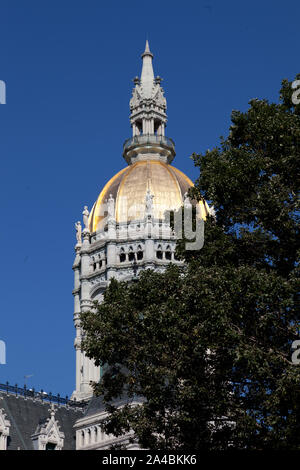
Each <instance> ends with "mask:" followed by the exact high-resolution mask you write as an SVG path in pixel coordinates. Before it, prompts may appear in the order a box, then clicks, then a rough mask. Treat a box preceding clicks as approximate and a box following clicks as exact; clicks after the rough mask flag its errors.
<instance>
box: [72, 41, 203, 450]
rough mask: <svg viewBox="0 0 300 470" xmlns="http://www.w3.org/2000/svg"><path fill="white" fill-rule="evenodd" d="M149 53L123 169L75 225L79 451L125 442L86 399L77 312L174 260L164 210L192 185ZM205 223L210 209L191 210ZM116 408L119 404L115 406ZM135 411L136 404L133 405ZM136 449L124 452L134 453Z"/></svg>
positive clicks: (88, 366)
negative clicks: (82, 408)
mask: <svg viewBox="0 0 300 470" xmlns="http://www.w3.org/2000/svg"><path fill="white" fill-rule="evenodd" d="M152 58H153V54H152V53H151V52H150V49H149V44H148V41H147V42H146V47H145V51H144V53H143V54H142V62H143V63H142V73H141V77H140V78H138V77H136V78H135V79H134V88H133V92H132V97H131V100H130V124H131V127H132V137H131V138H129V139H128V140H126V141H125V143H124V146H123V157H124V159H125V161H126V162H127V164H128V165H127V166H126V167H125V168H123V169H122V170H121V171H119V172H118V173H117V174H116V175H114V176H113V177H112V178H111V179H110V180H109V181H108V182H107V184H106V185H105V186H104V188H103V189H102V191H101V192H100V194H99V196H98V198H97V200H96V202H95V204H94V205H93V207H92V209H91V211H90V213H89V212H88V210H87V207H86V206H85V208H84V211H83V222H84V228H83V231H82V238H83V241H81V225H80V224H79V223H77V225H76V227H77V244H76V247H75V251H76V256H75V261H74V264H73V270H74V278H75V281H74V291H73V294H74V323H75V329H76V338H75V349H76V389H75V391H74V392H73V395H72V398H73V399H74V400H90V402H89V405H88V408H87V411H86V413H85V415H84V416H83V417H82V418H79V419H78V421H77V422H76V425H75V428H76V442H77V448H78V449H105V448H109V446H110V445H111V444H112V443H114V444H116V443H118V444H120V443H122V444H124V443H125V444H126V443H128V436H124V437H122V438H119V439H115V438H113V437H112V436H106V435H104V433H103V432H101V429H100V426H99V424H100V423H101V421H102V420H103V419H104V418H105V416H106V412H105V407H104V405H103V403H102V400H101V398H99V397H97V398H96V397H93V398H92V389H91V386H90V381H99V379H100V376H101V371H100V369H99V367H96V366H95V365H94V363H93V361H92V360H90V359H88V358H87V357H86V356H85V354H84V353H83V352H82V351H81V346H80V345H81V340H82V335H83V332H82V331H81V327H80V320H79V316H80V313H81V312H84V311H86V310H90V309H91V307H92V305H93V304H92V303H93V301H94V300H98V301H99V302H101V299H102V297H103V292H104V290H105V289H106V287H107V285H108V283H109V282H110V279H111V278H113V277H114V278H116V279H118V280H124V281H130V280H132V279H133V278H135V277H136V276H138V274H139V272H140V271H141V270H144V269H153V270H156V271H163V270H164V269H165V268H166V266H167V265H168V264H169V263H174V264H182V262H181V261H178V260H176V257H175V245H176V235H175V232H173V231H172V229H171V227H170V223H169V221H168V217H167V214H168V211H171V210H176V209H179V208H180V207H182V206H183V205H184V206H185V207H186V206H187V205H191V203H190V201H189V198H188V196H187V191H188V189H189V188H190V187H191V186H192V184H193V183H192V181H191V180H190V179H189V178H188V177H187V176H186V175H185V174H184V173H182V172H181V171H180V170H178V169H177V168H175V167H174V166H171V163H172V161H173V159H174V157H175V144H174V142H173V140H172V139H170V138H169V137H166V135H165V129H166V125H167V115H166V108H167V103H166V98H165V96H164V91H163V88H162V86H161V81H162V79H161V78H160V77H159V76H157V77H155V76H154V72H153V66H152ZM197 210H198V214H199V216H200V218H202V219H204V218H205V217H206V216H207V214H208V212H209V207H208V206H207V204H206V203H203V202H200V203H199V204H198V205H197ZM119 404H120V406H122V400H120V403H119ZM133 405H134V403H133ZM135 446H136V445H132V444H131V445H129V444H128V445H127V448H135Z"/></svg>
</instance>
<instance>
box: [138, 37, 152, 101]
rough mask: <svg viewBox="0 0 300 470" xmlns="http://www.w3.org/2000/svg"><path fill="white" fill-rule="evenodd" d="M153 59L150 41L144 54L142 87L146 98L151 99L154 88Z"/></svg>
mask: <svg viewBox="0 0 300 470" xmlns="http://www.w3.org/2000/svg"><path fill="white" fill-rule="evenodd" d="M152 58H153V54H152V52H150V47H149V42H148V39H147V41H146V46H145V51H144V53H143V54H142V59H143V67H142V74H141V85H142V87H143V92H144V96H145V98H148V97H149V98H150V96H151V92H152V87H153V84H154V72H153V67H152Z"/></svg>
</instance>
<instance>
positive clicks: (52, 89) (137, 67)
mask: <svg viewBox="0 0 300 470" xmlns="http://www.w3.org/2000/svg"><path fill="white" fill-rule="evenodd" d="M146 37H148V39H149V42H150V48H151V50H152V52H153V53H154V72H155V74H156V75H160V76H162V77H163V78H164V82H163V87H164V89H165V93H166V97H167V102H168V116H169V122H168V127H167V132H166V134H167V135H168V136H169V137H172V138H173V139H174V140H175V143H176V151H177V156H176V158H175V161H174V165H175V166H176V167H178V168H179V169H181V170H183V171H184V172H185V173H187V174H188V176H190V177H191V178H192V179H195V178H196V177H197V170H196V169H194V167H193V163H192V161H191V160H190V159H189V156H190V155H191V154H192V152H198V153H200V152H204V151H205V150H206V149H207V148H210V149H211V148H213V147H214V146H216V145H217V144H218V142H219V137H220V136H221V135H224V136H226V135H227V132H228V128H229V125H230V114H231V111H232V109H240V110H246V109H247V107H248V101H249V100H250V99H251V98H255V97H257V98H267V99H269V100H270V101H274V100H275V101H277V99H278V90H279V88H280V84H281V80H282V79H283V78H288V79H290V80H292V79H293V78H294V77H295V75H296V73H298V72H300V69H299V40H300V3H299V1H298V0H295V1H289V0H286V1H285V2H282V1H275V0H273V1H268V0H266V1H264V0H260V1H257V0H252V1H251V2H250V1H249V2H246V1H240V0H236V1H234V0H227V1H226V2H225V1H221V0H220V1H217V0H204V1H202V0H195V1H192V0H185V1H176V0H172V1H171V0H160V1H155V0H152V1H151V2H141V1H136V0H130V1H129V0H127V1H125V0H123V1H116V0H115V1H110V2H107V1H105V2H104V1H102V0H98V1H95V0H85V1H84V2H83V1H78V0H72V1H71V0H60V1H58V0H51V1H49V0H43V1H40V0H39V1H34V0H27V1H26V2H25V1H23V0H19V1H16V0H1V3H0V50H1V54H0V57H1V59H0V79H1V80H4V81H5V82H6V84H7V104H6V105H1V106H0V158H1V173H0V174H1V185H0V191H1V197H0V204H1V216H2V223H1V231H0V243H1V309H0V315H1V318H0V339H2V340H4V341H5V342H6V346H7V364H6V365H0V381H1V382H6V381H7V380H8V381H9V382H11V383H12V384H15V383H18V384H19V385H23V383H24V375H27V374H33V377H31V378H29V379H28V380H27V385H28V386H34V387H35V388H36V389H41V388H43V389H44V390H46V391H51V392H52V393H57V392H59V393H61V394H68V395H70V394H71V393H72V391H73V389H74V382H75V352H74V349H73V339H74V327H73V298H72V294H71V293H72V288H73V272H72V269H71V267H72V263H73V259H74V245H75V229H74V222H75V221H77V220H79V218H81V213H82V210H83V205H84V204H87V205H88V206H89V208H90V207H91V206H92V204H93V203H94V201H95V199H96V198H97V196H98V194H99V192H100V190H101V188H102V187H103V186H104V184H105V183H106V181H107V180H108V179H109V178H110V177H111V176H113V174H114V173H116V172H117V171H118V170H120V169H121V168H123V167H124V166H125V165H126V164H125V162H124V160H123V158H122V145H123V142H124V140H125V139H127V138H128V137H130V136H131V129H130V125H129V119H128V116H129V99H130V96H131V89H132V86H133V84H132V82H131V80H132V78H133V77H134V76H136V75H139V74H140V71H141V58H140V55H141V53H142V52H143V50H144V45H145V39H146Z"/></svg>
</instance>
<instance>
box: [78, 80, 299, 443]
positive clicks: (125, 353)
mask: <svg viewBox="0 0 300 470" xmlns="http://www.w3.org/2000/svg"><path fill="white" fill-rule="evenodd" d="M291 96H292V93H291V83H289V82H288V81H287V80H284V81H283V83H282V88H281V92H280V97H281V101H280V103H279V104H275V103H268V102H267V101H266V100H257V99H256V100H252V101H251V102H250V107H249V109H248V111H247V112H245V113H241V112H237V111H234V112H233V113H232V126H231V128H230V133H229V136H228V137H227V139H225V140H224V139H222V140H221V144H220V147H218V148H215V149H213V150H212V151H207V152H206V153H205V154H204V155H197V154H194V155H193V159H194V162H195V165H196V166H197V167H199V170H200V176H199V178H198V179H197V180H196V182H195V186H194V188H193V189H192V190H191V196H192V197H193V198H194V199H197V200H200V199H201V198H204V199H205V200H207V201H209V202H210V203H211V204H213V205H214V208H215V211H216V218H213V217H208V218H207V220H206V222H205V242H204V246H203V248H202V249H201V250H199V251H186V250H185V240H181V241H179V242H178V245H177V255H178V256H179V257H182V258H184V259H185V261H186V269H185V270H184V271H182V270H181V269H180V268H178V267H177V266H174V265H171V266H170V267H169V268H168V269H167V270H166V272H164V273H157V272H154V271H151V270H147V271H144V272H142V273H141V274H140V275H139V278H138V281H137V282H133V283H125V282H117V281H116V280H112V282H111V283H110V285H109V287H108V288H107V290H106V292H105V295H104V301H103V303H101V304H97V305H96V308H95V310H94V311H91V312H88V313H84V314H82V316H81V320H82V326H83V329H84V330H85V333H86V338H85V341H84V349H85V351H86V353H87V355H88V356H89V357H91V358H94V359H95V361H96V364H100V365H101V366H102V367H103V371H104V372H103V376H102V379H101V381H100V383H98V384H94V389H95V393H96V394H100V395H102V397H103V399H104V401H105V402H106V403H107V404H108V410H109V416H108V418H107V420H106V421H105V430H106V431H107V432H110V433H114V434H115V435H116V436H118V435H122V434H124V433H126V432H128V431H129V430H133V432H134V435H135V437H136V438H137V439H138V440H139V442H140V445H141V446H142V447H144V448H150V449H177V450H179V449H191V450H192V449H193V450H201V449H227V448H228V447H229V446H231V447H234V448H247V449H270V448H281V449H285V448H288V449H299V448H300V365H299V366H297V365H295V364H294V363H293V362H292V361H291V354H292V352H291V344H292V342H293V340H295V339H298V338H299V253H300V244H299V186H300V177H299V176H300V171H299V170H300V164H299V161H300V159H299V156H300V155H299V142H300V117H299V116H300V111H299V110H300V106H299V105H298V106H296V105H294V104H293V103H292V101H291ZM124 393H125V394H126V397H127V400H128V405H126V406H124V407H122V408H117V407H114V406H113V400H114V399H115V398H117V397H120V396H122V395H124ZM136 400H140V403H139V405H138V406H133V403H135V401H136Z"/></svg>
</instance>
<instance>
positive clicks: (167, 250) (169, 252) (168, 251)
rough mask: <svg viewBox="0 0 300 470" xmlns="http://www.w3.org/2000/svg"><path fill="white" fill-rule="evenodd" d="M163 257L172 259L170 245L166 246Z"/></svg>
mask: <svg viewBox="0 0 300 470" xmlns="http://www.w3.org/2000/svg"><path fill="white" fill-rule="evenodd" d="M165 257H166V259H167V260H169V261H170V260H171V259H172V251H171V247H170V245H168V246H167V248H166V252H165Z"/></svg>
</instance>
